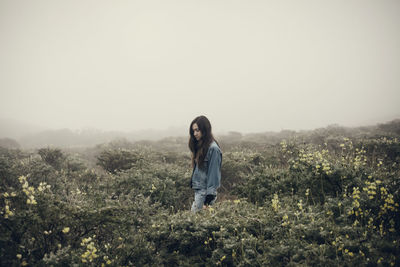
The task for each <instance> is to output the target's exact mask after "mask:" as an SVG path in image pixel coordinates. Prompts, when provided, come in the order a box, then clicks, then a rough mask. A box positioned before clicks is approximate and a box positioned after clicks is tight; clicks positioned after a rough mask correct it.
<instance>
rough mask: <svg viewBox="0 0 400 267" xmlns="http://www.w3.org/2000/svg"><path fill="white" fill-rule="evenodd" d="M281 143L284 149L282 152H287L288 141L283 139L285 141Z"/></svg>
mask: <svg viewBox="0 0 400 267" xmlns="http://www.w3.org/2000/svg"><path fill="white" fill-rule="evenodd" d="M280 145H281V150H282V152H286V150H287V144H286V141H285V140H283V141H282V142H281V143H280Z"/></svg>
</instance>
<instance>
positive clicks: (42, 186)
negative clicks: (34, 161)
mask: <svg viewBox="0 0 400 267" xmlns="http://www.w3.org/2000/svg"><path fill="white" fill-rule="evenodd" d="M50 187H51V185H49V184H47V183H46V182H40V184H39V186H38V188H37V190H38V191H39V192H42V191H44V190H46V189H50Z"/></svg>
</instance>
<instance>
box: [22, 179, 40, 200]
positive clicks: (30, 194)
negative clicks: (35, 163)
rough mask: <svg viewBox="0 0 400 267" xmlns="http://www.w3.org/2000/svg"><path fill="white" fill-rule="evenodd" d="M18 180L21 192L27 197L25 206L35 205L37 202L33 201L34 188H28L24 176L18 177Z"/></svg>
mask: <svg viewBox="0 0 400 267" xmlns="http://www.w3.org/2000/svg"><path fill="white" fill-rule="evenodd" d="M18 180H19V182H20V183H21V185H22V191H23V192H24V193H25V195H26V196H27V197H28V199H27V200H26V204H29V205H36V204H37V202H36V200H35V188H34V187H33V186H29V184H28V181H27V178H26V177H25V176H20V177H19V178H18Z"/></svg>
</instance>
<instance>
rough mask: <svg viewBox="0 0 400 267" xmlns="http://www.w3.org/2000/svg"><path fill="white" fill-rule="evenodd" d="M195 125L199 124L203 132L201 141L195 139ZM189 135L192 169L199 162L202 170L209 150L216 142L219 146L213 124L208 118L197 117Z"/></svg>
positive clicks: (191, 124)
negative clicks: (214, 134) (213, 131)
mask: <svg viewBox="0 0 400 267" xmlns="http://www.w3.org/2000/svg"><path fill="white" fill-rule="evenodd" d="M195 123H196V124H197V126H198V127H199V130H200V132H201V139H200V140H199V141H197V139H196V138H195V137H194V131H193V124H195ZM189 134H190V138H189V149H190V151H191V152H192V167H193V168H194V164H195V162H197V164H198V166H199V167H200V168H203V167H204V158H205V157H206V154H207V151H208V148H209V147H210V145H211V143H212V142H213V141H215V142H216V143H217V144H218V142H217V140H215V139H214V136H213V134H212V131H211V123H210V121H209V120H208V119H207V117H206V116H198V117H196V118H195V119H194V120H193V121H192V123H190V128H189ZM218 146H219V144H218Z"/></svg>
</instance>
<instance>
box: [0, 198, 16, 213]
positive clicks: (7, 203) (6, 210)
mask: <svg viewBox="0 0 400 267" xmlns="http://www.w3.org/2000/svg"><path fill="white" fill-rule="evenodd" d="M16 195H17V194H15V192H11V194H9V193H8V192H5V193H4V194H3V197H4V211H1V214H4V218H6V219H7V218H8V217H11V216H14V212H13V211H12V210H10V201H9V200H8V198H9V197H15V196H16Z"/></svg>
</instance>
